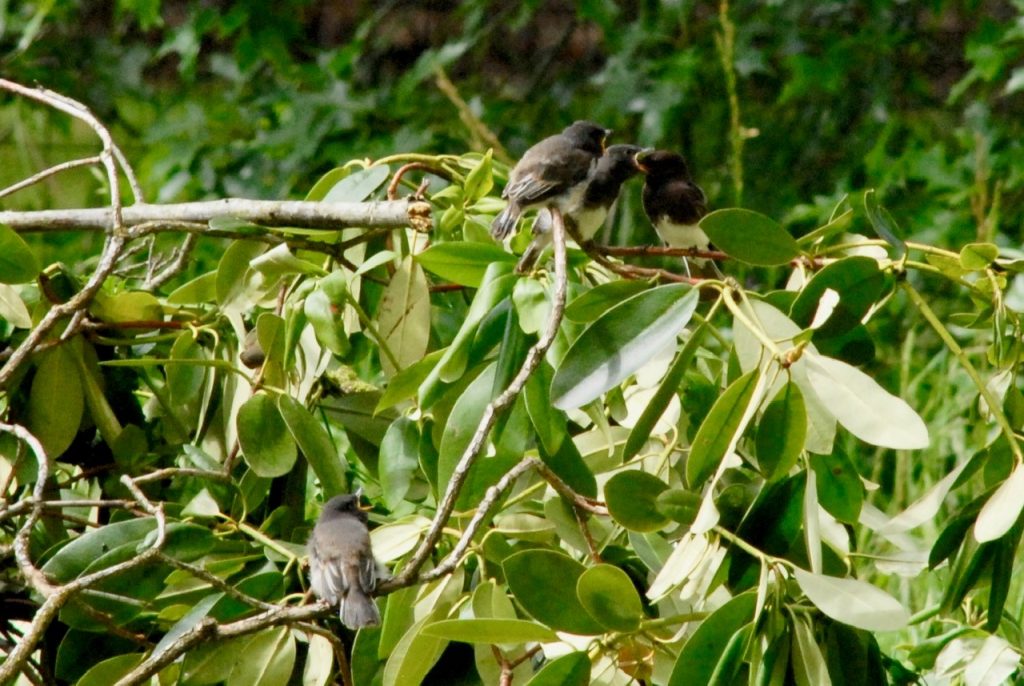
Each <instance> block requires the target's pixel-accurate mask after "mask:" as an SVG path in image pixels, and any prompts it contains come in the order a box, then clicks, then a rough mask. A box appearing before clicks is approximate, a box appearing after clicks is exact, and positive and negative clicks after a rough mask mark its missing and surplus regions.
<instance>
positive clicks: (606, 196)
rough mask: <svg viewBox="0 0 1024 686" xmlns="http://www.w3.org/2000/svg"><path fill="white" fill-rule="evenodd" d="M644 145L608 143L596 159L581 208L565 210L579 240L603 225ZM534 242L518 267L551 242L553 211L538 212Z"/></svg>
mask: <svg viewBox="0 0 1024 686" xmlns="http://www.w3.org/2000/svg"><path fill="white" fill-rule="evenodd" d="M644 151H645V149H644V148H641V147H640V146H638V145H625V144H619V145H609V146H608V147H607V148H606V149H605V151H604V154H603V155H601V158H600V159H599V160H598V161H597V167H595V169H594V174H593V175H592V176H591V177H590V180H589V181H588V182H587V187H586V191H584V193H583V202H582V203H581V205H580V207H579V209H578V211H576V212H574V213H571V214H565V215H564V219H565V223H566V227H567V228H568V229H569V231H570V232H574V237H575V238H577V239H578V240H582V241H589V240H590V239H592V238H593V237H594V235H595V234H596V233H597V231H598V229H600V228H601V227H602V226H603V225H604V221H605V219H606V218H607V217H608V212H609V210H611V207H612V205H613V204H615V201H616V200H617V199H618V197H619V191H620V190H621V189H622V184H623V183H625V182H626V181H628V180H629V179H630V178H631V177H633V176H634V175H636V174H637V173H638V172H639V171H640V168H639V167H638V166H637V161H636V157H637V155H638V154H640V153H642V152H644ZM533 234H534V239H533V242H531V243H530V245H529V246H528V247H527V248H526V251H525V252H524V253H523V256H522V257H521V258H520V260H519V264H518V265H517V267H516V270H517V271H519V272H524V271H526V270H528V269H529V268H530V267H532V266H533V263H534V262H536V260H537V257H538V256H539V255H540V253H541V252H542V251H543V250H544V248H546V247H547V246H548V245H549V244H550V243H551V213H550V212H548V211H547V210H544V211H542V212H541V213H540V214H538V215H537V221H536V222H534V224H533Z"/></svg>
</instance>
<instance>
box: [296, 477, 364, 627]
mask: <svg viewBox="0 0 1024 686" xmlns="http://www.w3.org/2000/svg"><path fill="white" fill-rule="evenodd" d="M359 496H360V493H359V491H357V492H355V493H352V494H345V495H336V496H334V497H333V498H331V499H330V500H328V501H327V503H326V504H325V505H324V509H323V511H322V512H321V513H320V518H319V519H318V520H317V522H316V526H314V527H313V534H312V536H310V537H309V543H308V545H307V549H308V551H309V581H310V586H311V587H312V589H313V593H315V594H316V596H317V597H318V598H320V599H321V600H326V601H327V602H329V603H330V604H331V605H338V606H339V615H340V617H341V623H342V624H344V625H345V626H347V627H349V628H350V629H361V628H362V627H365V626H377V625H378V624H380V611H379V610H378V609H377V605H376V604H375V603H374V602H373V598H371V597H370V593H372V592H373V589H374V588H375V587H376V586H377V577H378V563H377V561H376V560H375V559H374V557H373V551H372V549H371V548H370V530H369V529H368V528H367V522H368V519H367V516H366V512H365V511H363V509H362V508H361V507H360V506H359Z"/></svg>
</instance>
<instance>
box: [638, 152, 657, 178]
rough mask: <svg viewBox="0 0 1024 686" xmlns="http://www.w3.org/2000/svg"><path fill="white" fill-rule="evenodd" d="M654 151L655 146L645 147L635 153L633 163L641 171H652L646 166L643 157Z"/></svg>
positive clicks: (644, 172)
mask: <svg viewBox="0 0 1024 686" xmlns="http://www.w3.org/2000/svg"><path fill="white" fill-rule="evenodd" d="M652 152H654V148H644V149H643V150H641V151H640V152H638V153H637V154H635V155H633V165H634V166H635V167H636V168H637V169H639V170H640V172H641V173H643V174H646V173H647V172H649V171H650V169H648V168H647V167H645V166H644V162H643V158H644V157H646V156H647V155H649V154H651V153H652Z"/></svg>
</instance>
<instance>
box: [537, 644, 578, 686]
mask: <svg viewBox="0 0 1024 686" xmlns="http://www.w3.org/2000/svg"><path fill="white" fill-rule="evenodd" d="M589 683H590V657H589V656H588V655H587V654H586V653H585V652H583V651H578V652H574V653H569V654H568V655H563V656H562V657H559V658H556V659H554V660H552V661H551V662H549V663H547V664H546V665H544V668H543V669H541V670H540V671H539V672H537V674H536V675H534V677H533V678H532V679H530V680H529V681H528V682H526V686H587V685H588V684H589Z"/></svg>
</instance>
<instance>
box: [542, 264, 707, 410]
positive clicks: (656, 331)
mask: <svg viewBox="0 0 1024 686" xmlns="http://www.w3.org/2000/svg"><path fill="white" fill-rule="evenodd" d="M697 300H698V292H697V291H696V290H694V289H692V288H690V287H689V286H688V285H686V284H671V285H668V286H660V287H658V288H653V289H651V290H649V291H645V292H643V293H639V294H637V295H635V296H633V297H631V298H629V299H627V300H625V301H623V302H621V303H619V304H618V305H616V306H614V307H612V308H611V309H609V310H608V311H607V312H605V313H604V314H603V315H601V317H599V318H598V319H597V320H596V321H594V323H593V324H591V325H590V326H589V327H587V329H586V330H585V331H584V332H583V333H582V334H581V335H580V337H579V338H577V339H576V341H575V342H574V343H573V344H572V346H571V347H570V348H569V351H568V352H567V353H566V355H565V358H564V359H563V360H562V363H561V365H559V367H558V370H557V371H556V372H555V378H554V379H553V381H552V383H551V400H552V403H553V404H554V406H555V407H557V408H559V409H562V410H570V409H575V408H577V407H580V406H582V405H585V404H587V403H589V402H590V401H592V400H594V399H596V398H598V397H600V395H601V394H602V393H604V392H605V391H608V390H609V389H611V388H614V387H615V386H618V385H619V384H620V383H622V382H623V381H624V380H625V379H627V378H628V377H629V376H630V375H632V374H633V373H634V372H636V371H637V370H638V369H639V368H640V367H642V366H643V365H644V363H646V362H647V361H648V360H649V359H650V358H651V356H653V355H655V354H657V353H659V352H660V351H662V350H664V349H665V348H666V347H668V346H669V345H671V344H672V343H673V342H674V341H675V339H676V337H677V336H678V335H679V333H680V332H681V331H682V330H683V328H684V327H685V326H686V324H687V322H689V320H690V317H691V316H693V312H694V310H695V309H696V307H697Z"/></svg>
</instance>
